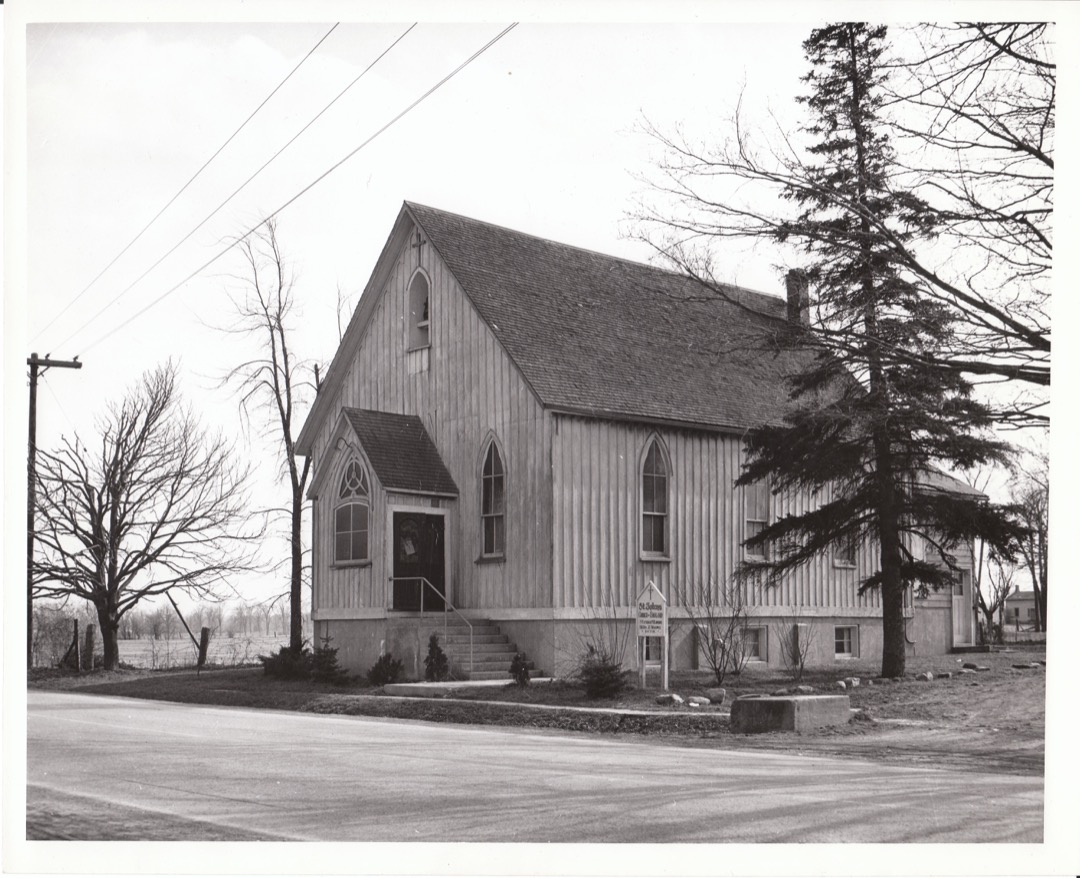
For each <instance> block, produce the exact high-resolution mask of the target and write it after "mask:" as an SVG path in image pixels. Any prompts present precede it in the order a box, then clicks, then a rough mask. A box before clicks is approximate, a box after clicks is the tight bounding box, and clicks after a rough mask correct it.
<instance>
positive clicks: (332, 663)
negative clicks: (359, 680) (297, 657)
mask: <svg viewBox="0 0 1080 878" xmlns="http://www.w3.org/2000/svg"><path fill="white" fill-rule="evenodd" d="M331 640H333V638H332V637H324V638H323V642H322V646H317V647H316V648H315V652H314V653H313V654H312V656H311V679H313V680H314V681H315V682H316V683H335V684H341V683H344V682H345V681H346V679H347V678H348V676H349V673H348V671H346V670H345V669H344V668H343V667H341V665H339V664H338V659H337V647H332V646H330V641H331Z"/></svg>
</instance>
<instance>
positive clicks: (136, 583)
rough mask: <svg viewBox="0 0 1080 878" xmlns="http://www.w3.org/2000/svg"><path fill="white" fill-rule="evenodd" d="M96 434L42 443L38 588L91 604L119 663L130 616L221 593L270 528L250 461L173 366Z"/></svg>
mask: <svg viewBox="0 0 1080 878" xmlns="http://www.w3.org/2000/svg"><path fill="white" fill-rule="evenodd" d="M97 444H98V447H97V450H96V451H94V452H91V450H90V449H88V448H87V447H86V446H85V445H84V444H83V443H82V442H81V441H80V440H79V439H78V437H76V438H75V439H74V440H68V439H66V438H65V439H63V440H62V443H61V446H60V448H59V449H57V450H55V451H49V452H39V455H40V456H39V476H38V482H37V486H38V491H37V496H36V506H37V519H38V521H37V532H38V534H39V537H38V540H39V543H38V544H39V547H40V551H39V552H38V555H37V557H36V558H35V559H34V565H33V583H34V596H35V597H39V596H40V597H60V598H63V597H78V598H82V599H83V600H86V601H89V602H90V603H91V604H93V606H94V609H95V610H96V612H97V617H98V622H99V625H100V628H101V638H102V643H103V645H104V650H105V668H106V669H110V670H112V669H115V668H116V667H117V665H118V662H119V652H118V646H117V635H118V630H119V625H120V620H121V619H122V618H123V616H124V614H126V613H128V612H129V611H131V610H132V609H133V608H134V607H136V606H137V605H138V604H139V603H140V602H141V601H144V600H146V599H148V598H152V597H155V596H159V595H167V594H169V593H171V592H183V593H187V594H189V595H192V596H201V595H208V596H212V595H214V594H215V593H216V592H217V591H218V590H221V589H222V588H224V585H225V583H224V579H225V577H226V575H227V574H229V573H233V572H236V571H240V570H248V569H252V566H253V563H254V554H255V545H256V542H257V540H258V538H259V537H260V536H261V533H262V530H261V527H259V526H258V524H257V523H256V521H255V519H254V518H253V516H252V513H251V510H250V509H249V506H248V503H247V494H246V483H247V478H248V473H247V470H246V469H244V468H242V467H239V466H237V464H236V463H235V458H234V455H233V449H232V447H231V446H230V445H229V444H227V443H226V442H225V440H224V439H223V438H222V437H221V436H216V437H214V436H210V435H209V434H208V433H207V432H206V431H205V430H204V429H203V428H202V427H201V426H200V425H199V423H198V422H197V420H196V419H195V418H194V416H193V415H192V414H191V412H190V411H188V410H185V409H183V408H182V407H181V404H180V401H179V395H178V392H177V389H176V369H175V366H174V365H173V364H171V363H169V364H166V365H164V366H161V367H158V368H157V369H155V370H154V371H151V372H147V373H146V374H144V375H143V377H142V379H141V381H140V382H139V383H138V384H137V385H136V386H135V387H134V388H132V389H131V390H130V391H129V392H128V393H127V395H126V396H125V397H124V399H123V400H122V401H121V402H120V403H119V404H114V405H112V406H111V407H110V408H109V411H108V414H107V415H106V416H105V417H104V418H103V419H102V421H101V424H100V437H99V439H98V443H97Z"/></svg>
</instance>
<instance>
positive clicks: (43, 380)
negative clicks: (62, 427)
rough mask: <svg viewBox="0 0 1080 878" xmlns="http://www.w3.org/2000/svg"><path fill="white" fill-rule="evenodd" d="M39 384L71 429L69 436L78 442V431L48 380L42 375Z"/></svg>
mask: <svg viewBox="0 0 1080 878" xmlns="http://www.w3.org/2000/svg"><path fill="white" fill-rule="evenodd" d="M41 383H42V384H44V385H45V389H46V390H48V391H49V395H50V396H51V397H52V398H53V402H55V403H56V406H57V408H59V409H60V414H62V415H63V416H64V420H65V421H67V422H68V426H69V427H71V435H72V436H74V437H75V439H76V440H78V438H79V437H78V431H77V430H76V429H75V422H74V421H72V420H71V418H69V417H68V413H67V409H66V408H64V404H63V403H62V402H60V397H59V396H57V395H56V391H55V390H53V386H52V384H50V383H49V379H48V378H46V377H45V375H44V373H42V375H41Z"/></svg>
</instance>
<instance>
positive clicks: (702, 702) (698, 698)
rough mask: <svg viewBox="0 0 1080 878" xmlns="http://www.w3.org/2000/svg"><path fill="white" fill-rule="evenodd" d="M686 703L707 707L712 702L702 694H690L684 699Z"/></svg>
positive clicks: (692, 705)
mask: <svg viewBox="0 0 1080 878" xmlns="http://www.w3.org/2000/svg"><path fill="white" fill-rule="evenodd" d="M686 703H687V704H689V705H690V706H691V707H708V706H709V705H710V704H712V702H711V701H710V700H709V699H708V698H706V697H705V696H704V695H691V696H690V697H689V698H687V699H686Z"/></svg>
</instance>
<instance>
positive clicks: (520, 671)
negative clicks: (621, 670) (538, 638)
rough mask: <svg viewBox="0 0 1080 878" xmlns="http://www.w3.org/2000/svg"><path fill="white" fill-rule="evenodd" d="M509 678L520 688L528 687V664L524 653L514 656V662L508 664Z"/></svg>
mask: <svg viewBox="0 0 1080 878" xmlns="http://www.w3.org/2000/svg"><path fill="white" fill-rule="evenodd" d="M510 677H511V678H512V679H513V681H514V682H515V683H517V684H518V685H519V686H521V687H522V688H524V687H526V686H528V685H529V663H528V661H526V659H525V653H523V652H518V653H515V654H514V660H513V661H512V662H510Z"/></svg>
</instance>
